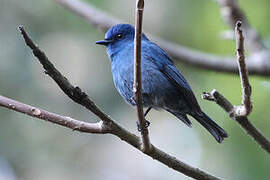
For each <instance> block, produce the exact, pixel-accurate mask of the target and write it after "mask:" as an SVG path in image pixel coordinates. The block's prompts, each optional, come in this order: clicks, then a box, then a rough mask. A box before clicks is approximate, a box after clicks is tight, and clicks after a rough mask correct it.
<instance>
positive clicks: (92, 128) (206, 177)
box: [0, 26, 219, 180]
mask: <svg viewBox="0 0 270 180" xmlns="http://www.w3.org/2000/svg"><path fill="white" fill-rule="evenodd" d="M19 30H20V32H21V33H22V35H23V37H24V40H25V43H26V44H27V45H28V46H29V47H30V48H31V49H32V50H33V54H34V55H35V56H36V57H37V58H38V60H39V62H40V63H41V64H42V65H43V68H44V69H45V70H46V72H47V74H49V75H50V76H51V77H52V79H53V80H54V81H55V82H56V83H57V84H58V86H59V87H60V88H61V89H62V90H63V91H64V93H65V94H67V95H68V96H69V97H70V98H71V99H72V100H73V101H74V102H76V103H78V104H80V105H82V106H84V107H86V108H87V109H88V110H89V111H91V112H93V113H94V114H95V115H97V116H98V117H99V118H100V120H101V121H100V122H99V123H93V124H92V123H86V122H81V121H77V120H74V119H69V118H67V119H66V117H58V116H60V115H56V114H54V115H55V116H51V114H53V113H49V112H48V113H47V114H48V116H47V114H46V113H44V112H45V111H43V110H40V109H37V108H35V107H32V106H28V105H25V104H23V103H19V102H18V103H19V106H25V107H22V108H19V107H16V108H13V107H14V106H12V105H13V104H15V103H14V102H15V101H13V100H10V101H6V98H2V99H1V98H0V106H3V107H6V108H9V109H11V110H16V111H18V112H22V113H25V114H28V115H30V116H33V117H37V118H41V119H45V120H47V121H49V122H53V123H57V124H59V125H61V126H64V127H68V128H71V129H74V130H77V131H83V132H88V133H97V132H98V131H99V128H101V130H100V131H101V132H100V133H110V134H113V135H115V136H117V137H119V138H120V139H121V140H123V141H125V142H127V143H128V144H130V145H132V146H133V147H135V148H136V149H138V150H140V151H141V152H143V153H144V154H146V155H148V156H150V157H152V158H153V159H156V160H158V161H159V162H161V163H163V164H165V165H166V166H168V167H170V168H172V169H174V170H176V171H177V172H180V173H182V174H185V175H186V176H189V177H192V178H194V179H199V180H218V179H219V178H217V177H215V176H213V175H210V174H208V173H206V172H204V171H202V170H200V169H198V168H194V167H192V166H189V165H188V164H186V163H184V162H181V161H179V160H178V159H176V158H175V157H173V156H171V155H169V154H167V153H165V152H163V151H161V150H160V149H158V148H156V147H155V146H154V145H152V144H151V150H150V151H144V150H143V149H142V146H141V141H140V138H139V137H138V136H136V135H134V134H132V133H130V132H129V131H127V130H126V129H124V128H123V127H121V126H120V125H118V124H117V123H116V122H115V121H114V120H113V119H111V118H110V117H109V116H108V115H107V114H105V113H104V112H103V111H102V110H101V109H100V108H98V107H97V106H96V105H95V104H94V102H93V101H92V100H91V99H90V98H89V97H88V96H87V95H86V94H85V93H84V92H82V91H81V90H80V88H79V87H76V88H74V86H73V85H72V84H70V83H69V81H68V80H67V79H66V78H65V77H64V76H63V75H62V74H61V73H60V72H59V71H58V70H57V69H56V68H55V67H54V66H53V64H52V63H51V62H50V61H49V59H48V58H47V56H46V55H45V53H44V52H42V51H41V50H40V49H39V48H38V46H36V45H35V44H34V43H33V41H32V40H31V38H30V37H29V36H28V35H27V33H26V32H25V30H24V29H23V27H22V26H20V27H19ZM0 97H1V96H0ZM2 100H4V101H2ZM10 102H11V103H10ZM29 109H30V111H31V112H29ZM31 109H32V110H31ZM39 114H42V116H40V115H39ZM55 117H57V118H56V119H55ZM68 120H69V121H68ZM65 122H67V123H65Z"/></svg>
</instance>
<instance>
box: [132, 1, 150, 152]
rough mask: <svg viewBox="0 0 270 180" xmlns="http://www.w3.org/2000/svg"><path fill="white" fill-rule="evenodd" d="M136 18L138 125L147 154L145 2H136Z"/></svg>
mask: <svg viewBox="0 0 270 180" xmlns="http://www.w3.org/2000/svg"><path fill="white" fill-rule="evenodd" d="M136 4H137V5H136V16H135V17H136V18H135V38H134V84H133V91H134V98H135V101H136V109H137V116H138V123H139V126H140V127H141V137H142V149H143V151H145V152H147V151H150V150H151V143H150V138H149V132H148V128H147V127H146V120H145V119H144V115H143V106H142V72H141V49H142V42H141V41H142V20H143V9H144V0H137V2H136Z"/></svg>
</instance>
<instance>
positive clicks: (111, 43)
mask: <svg viewBox="0 0 270 180" xmlns="http://www.w3.org/2000/svg"><path fill="white" fill-rule="evenodd" d="M134 36H135V29H134V27H133V26H132V25H130V24H117V25H115V26H113V27H111V28H110V29H109V30H108V31H107V32H106V34H105V39H104V40H101V41H97V42H96V44H99V45H104V46H106V47H107V52H108V54H109V55H110V56H111V55H112V54H114V53H116V52H118V51H119V50H121V49H123V48H124V47H126V46H127V45H129V44H133V41H134ZM142 38H143V39H144V38H146V37H145V35H143V37H142Z"/></svg>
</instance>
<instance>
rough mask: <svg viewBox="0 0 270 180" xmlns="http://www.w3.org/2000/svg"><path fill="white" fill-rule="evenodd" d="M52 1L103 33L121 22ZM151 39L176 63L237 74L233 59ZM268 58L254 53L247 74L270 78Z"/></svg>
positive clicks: (86, 7)
mask: <svg viewBox="0 0 270 180" xmlns="http://www.w3.org/2000/svg"><path fill="white" fill-rule="evenodd" d="M54 1H55V2H57V3H58V4H60V5H62V6H64V7H65V8H67V9H69V10H70V11H72V12H74V13H75V14H77V15H79V16H81V17H83V18H84V19H86V20H87V22H88V23H90V24H92V25H94V26H95V27H98V28H100V29H101V30H102V31H104V32H105V31H107V30H108V28H110V27H111V26H113V25H115V24H118V23H120V22H121V20H118V19H116V18H112V17H111V16H109V15H107V14H106V13H105V12H103V11H101V10H99V9H97V8H95V7H94V6H92V5H91V4H87V3H84V2H82V1H80V0H54ZM151 37H152V39H154V41H156V42H157V43H158V44H159V45H160V46H161V47H162V48H163V49H165V50H166V51H167V52H168V53H169V54H170V55H171V56H172V57H173V58H175V60H177V61H178V62H182V63H186V64H189V65H192V66H195V67H199V68H202V69H207V70H212V71H217V72H226V73H235V74H237V73H238V67H237V63H236V62H235V60H234V58H233V57H225V56H219V55H214V54H209V53H205V52H201V51H198V50H194V49H191V48H187V47H185V46H181V45H179V44H176V43H172V42H169V41H166V40H162V39H160V38H157V37H153V36H151ZM269 57H270V53H269V51H264V52H263V53H256V56H250V57H249V58H248V61H247V67H248V69H249V73H250V74H255V75H263V76H270V63H269V61H268V59H269Z"/></svg>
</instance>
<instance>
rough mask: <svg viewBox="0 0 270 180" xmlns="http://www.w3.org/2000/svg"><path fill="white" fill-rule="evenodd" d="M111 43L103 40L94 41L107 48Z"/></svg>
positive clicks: (109, 40) (108, 40)
mask: <svg viewBox="0 0 270 180" xmlns="http://www.w3.org/2000/svg"><path fill="white" fill-rule="evenodd" d="M111 42H112V40H111V39H104V40H100V41H96V44H100V45H104V46H107V45H108V44H110V43H111Z"/></svg>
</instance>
